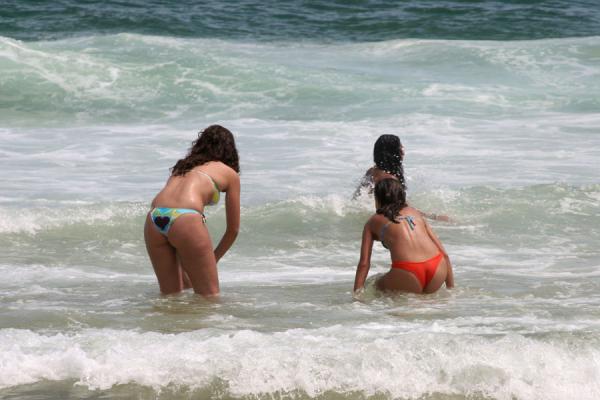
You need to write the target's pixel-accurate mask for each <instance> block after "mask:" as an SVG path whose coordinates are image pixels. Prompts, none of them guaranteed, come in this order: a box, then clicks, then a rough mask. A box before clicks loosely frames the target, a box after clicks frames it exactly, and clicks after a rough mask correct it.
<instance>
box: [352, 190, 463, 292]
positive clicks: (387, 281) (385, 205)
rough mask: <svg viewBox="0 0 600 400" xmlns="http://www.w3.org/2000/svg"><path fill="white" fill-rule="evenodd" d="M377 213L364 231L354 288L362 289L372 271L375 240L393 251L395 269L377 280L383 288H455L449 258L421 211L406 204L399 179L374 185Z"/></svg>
mask: <svg viewBox="0 0 600 400" xmlns="http://www.w3.org/2000/svg"><path fill="white" fill-rule="evenodd" d="M375 202H376V204H377V213H376V214H375V215H373V216H372V217H371V218H369V220H368V221H367V223H366V224H365V228H364V230H363V235H362V245H361V249H360V260H359V262H358V266H357V267H356V278H355V279H354V291H356V290H358V289H361V288H362V287H363V286H364V284H365V280H366V278H367V274H368V273H369V268H370V265H371V253H372V250H373V241H374V240H379V241H381V244H383V246H384V247H386V248H387V249H388V250H389V251H390V256H391V259H392V268H391V269H390V271H389V272H387V273H386V274H385V275H383V276H382V277H381V278H379V279H378V280H377V282H376V285H377V288H378V289H379V290H382V291H393V292H395V291H404V292H412V293H433V292H435V291H437V290H438V289H439V288H440V287H441V286H442V284H443V283H444V282H445V283H446V287H448V288H451V287H454V275H453V273H452V265H451V263H450V258H449V257H448V254H447V253H446V251H445V250H444V247H443V246H442V243H441V242H440V240H439V239H438V238H437V236H436V235H435V233H433V231H432V230H431V227H430V226H429V225H428V224H427V222H426V220H425V219H424V218H423V216H422V215H421V213H420V212H419V211H418V210H416V209H414V208H412V207H409V206H408V205H407V204H406V191H405V190H404V187H403V186H402V184H401V183H400V182H399V181H398V180H396V179H389V178H388V179H384V180H382V181H380V182H379V183H378V184H377V185H375Z"/></svg>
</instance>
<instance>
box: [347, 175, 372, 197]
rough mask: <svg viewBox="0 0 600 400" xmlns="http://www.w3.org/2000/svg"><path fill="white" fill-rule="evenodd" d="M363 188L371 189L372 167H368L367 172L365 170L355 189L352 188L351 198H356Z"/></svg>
mask: <svg viewBox="0 0 600 400" xmlns="http://www.w3.org/2000/svg"><path fill="white" fill-rule="evenodd" d="M364 188H370V190H373V168H369V169H368V170H367V172H365V175H364V176H363V177H362V178H361V180H360V182H359V183H358V186H357V187H356V190H354V194H353V195H352V200H356V199H357V198H358V197H359V196H360V194H361V193H362V191H363V189H364Z"/></svg>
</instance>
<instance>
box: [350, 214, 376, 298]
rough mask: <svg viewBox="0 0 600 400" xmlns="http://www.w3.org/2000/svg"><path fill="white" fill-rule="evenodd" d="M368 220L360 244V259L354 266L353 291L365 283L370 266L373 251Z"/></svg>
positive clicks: (371, 234)
mask: <svg viewBox="0 0 600 400" xmlns="http://www.w3.org/2000/svg"><path fill="white" fill-rule="evenodd" d="M370 222H371V221H370V220H369V222H367V223H366V224H365V228H364V229H363V234H362V242H361V245H360V260H358V265H357V266H356V276H355V278H354V291H355V292H356V291H357V290H358V289H360V288H362V287H363V286H364V285H365V280H366V279H367V275H368V274H369V268H371V253H372V251H373V233H372V232H371V227H370Z"/></svg>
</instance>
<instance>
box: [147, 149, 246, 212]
mask: <svg viewBox="0 0 600 400" xmlns="http://www.w3.org/2000/svg"><path fill="white" fill-rule="evenodd" d="M201 172H203V173H201ZM207 175H208V176H207ZM233 175H235V177H234V179H237V173H236V172H235V171H234V170H233V169H232V168H230V167H229V166H227V165H225V164H223V163H222V162H219V161H210V162H207V163H205V164H202V165H199V166H197V167H195V168H193V169H192V170H190V171H188V172H187V173H186V174H185V175H182V176H171V177H170V178H169V180H168V181H167V183H166V185H165V187H164V188H163V189H162V190H161V191H160V192H159V193H158V194H157V195H156V197H155V198H154V200H152V207H173V208H191V209H194V210H199V211H202V210H204V206H205V205H207V204H209V203H210V199H211V198H212V196H213V193H214V191H215V185H214V184H216V185H217V187H218V190H219V191H220V192H226V191H227V189H228V186H229V184H230V181H231V179H232V177H233ZM211 178H212V181H211ZM213 181H214V184H213Z"/></svg>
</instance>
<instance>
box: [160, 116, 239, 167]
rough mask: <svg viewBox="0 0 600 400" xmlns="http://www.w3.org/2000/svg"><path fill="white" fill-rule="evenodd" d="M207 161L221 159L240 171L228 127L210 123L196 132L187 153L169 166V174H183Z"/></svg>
mask: <svg viewBox="0 0 600 400" xmlns="http://www.w3.org/2000/svg"><path fill="white" fill-rule="evenodd" d="M209 161H221V162H222V163H223V164H226V165H228V166H230V167H231V168H233V170H234V171H235V172H237V173H238V174H239V173H240V159H239V156H238V152H237V148H236V147H235V139H234V138H233V134H232V133H231V132H230V131H229V129H227V128H224V127H222V126H221V125H211V126H209V127H207V128H206V129H204V130H203V131H202V132H200V133H198V139H196V140H194V141H193V142H192V147H190V150H189V151H188V154H187V155H186V156H185V157H184V158H182V159H181V160H179V161H177V162H176V163H175V165H174V166H173V168H171V175H173V176H180V175H185V174H186V173H187V172H188V171H190V170H191V169H192V168H195V167H197V166H198V165H202V164H204V163H207V162H209Z"/></svg>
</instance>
